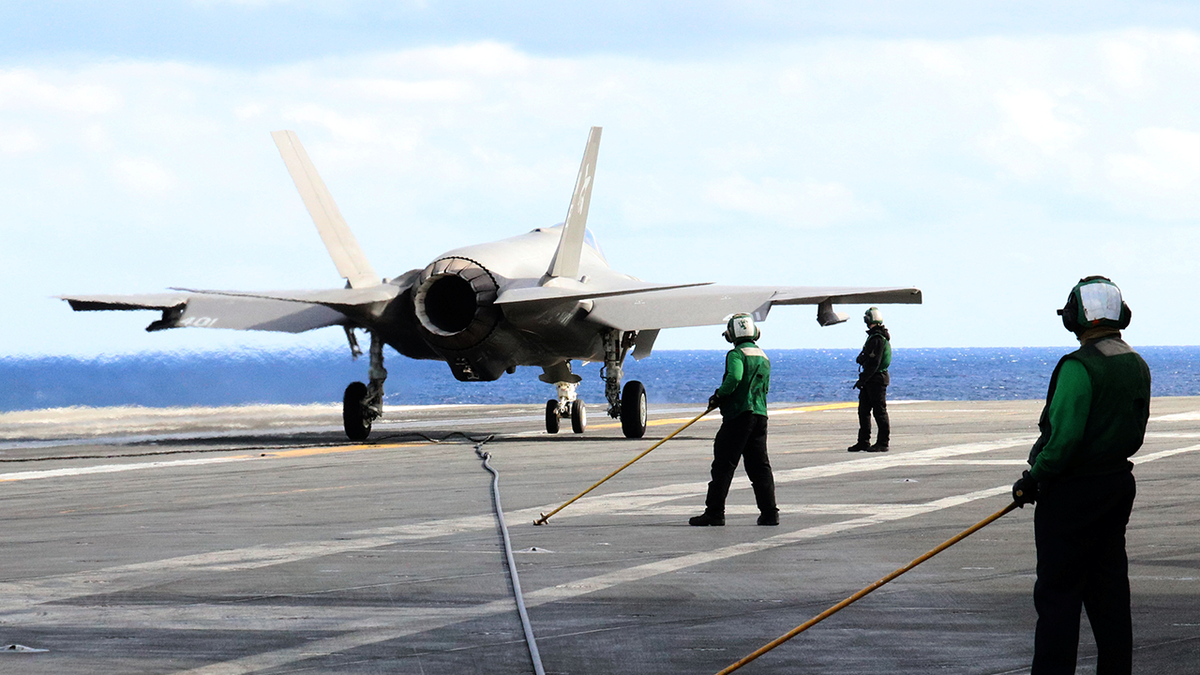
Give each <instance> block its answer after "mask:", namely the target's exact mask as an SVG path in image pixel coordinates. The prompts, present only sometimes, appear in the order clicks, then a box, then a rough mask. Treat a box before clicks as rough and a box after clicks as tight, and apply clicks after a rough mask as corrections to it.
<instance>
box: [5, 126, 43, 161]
mask: <svg viewBox="0 0 1200 675" xmlns="http://www.w3.org/2000/svg"><path fill="white" fill-rule="evenodd" d="M41 147H42V142H41V139H39V138H38V136H37V134H35V133H34V132H32V131H30V130H29V129H20V128H4V127H2V126H0V152H2V153H5V154H9V155H22V154H26V153H30V152H35V151H37V150H39V149H40V148H41Z"/></svg>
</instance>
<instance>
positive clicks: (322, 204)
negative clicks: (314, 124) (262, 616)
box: [271, 131, 382, 288]
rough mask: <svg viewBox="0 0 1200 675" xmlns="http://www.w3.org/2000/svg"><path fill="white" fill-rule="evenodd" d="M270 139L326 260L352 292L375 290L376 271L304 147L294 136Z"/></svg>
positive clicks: (282, 134)
mask: <svg viewBox="0 0 1200 675" xmlns="http://www.w3.org/2000/svg"><path fill="white" fill-rule="evenodd" d="M271 138H273V139H275V145H276V146H278V147H279V154H280V155H282V156H283V162H284V164H287V168H288V172H289V173H290V174H292V180H293V181H295V183H296V189H297V190H299V191H300V198H301V199H303V200H304V206H305V207H306V208H307V209H308V213H309V215H310V216H312V219H313V224H315V225H316V226H317V232H319V233H320V235H321V240H322V241H323V242H325V248H326V249H327V250H328V251H329V257H331V258H333V264H334V265H336V266H337V271H338V274H340V275H342V277H344V278H345V279H346V281H347V282H349V283H350V287H351V288H368V287H370V286H378V285H379V284H380V283H382V280H381V279H380V278H379V275H377V274H375V269H374V268H373V267H371V263H370V262H369V261H368V260H367V256H366V254H364V253H363V251H362V248H360V247H359V245H358V240H357V239H355V238H354V233H353V232H351V231H350V226H349V225H346V221H345V220H344V219H343V218H342V213H341V211H339V210H338V207H337V204H336V203H334V201H333V195H331V194H329V188H327V187H325V181H323V180H321V176H320V175H319V174H318V173H317V169H316V167H314V166H313V163H312V160H310V159H309V158H308V153H307V152H305V151H304V146H303V145H300V139H299V138H297V137H296V133H295V132H294V131H272V132H271Z"/></svg>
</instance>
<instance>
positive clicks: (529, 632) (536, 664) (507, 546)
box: [475, 436, 546, 675]
mask: <svg viewBox="0 0 1200 675" xmlns="http://www.w3.org/2000/svg"><path fill="white" fill-rule="evenodd" d="M490 440H492V439H491V437H490V436H489V437H488V438H486V439H484V440H483V441H481V442H479V443H478V444H477V445H476V446H475V454H476V455H478V456H479V459H482V460H483V468H485V469H487V470H488V471H489V472H491V474H492V502H493V504H494V505H495V508H496V520H498V521H499V522H500V534H501V536H502V537H503V538H504V556H505V558H506V559H507V560H508V574H509V576H510V577H511V578H512V587H513V596H514V597H515V598H516V600H517V614H519V615H520V616H521V626H522V627H523V628H524V629H525V643H526V644H528V645H529V659H530V660H531V661H533V672H535V673H537V675H546V670H545V669H544V668H543V667H542V656H541V654H539V653H538V647H537V640H536V639H534V637H533V626H531V625H530V624H529V613H528V612H527V611H525V597H524V596H523V595H521V580H520V579H519V578H518V577H517V563H516V560H514V559H513V552H512V542H511V541H510V540H509V538H508V525H506V524H505V523H504V509H503V508H502V507H501V506H500V472H499V471H496V470H495V469H493V468H492V465H491V464H489V463H488V460H489V459H491V457H492V455H491V453H488V452H484V451H483V444H484V443H487V442H488V441H490Z"/></svg>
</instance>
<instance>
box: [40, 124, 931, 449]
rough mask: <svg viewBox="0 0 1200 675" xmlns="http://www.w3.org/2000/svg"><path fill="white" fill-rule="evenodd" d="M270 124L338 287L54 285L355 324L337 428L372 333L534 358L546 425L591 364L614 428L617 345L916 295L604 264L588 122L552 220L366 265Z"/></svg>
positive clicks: (448, 358) (367, 417) (245, 326)
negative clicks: (744, 318) (734, 317)
mask: <svg viewBox="0 0 1200 675" xmlns="http://www.w3.org/2000/svg"><path fill="white" fill-rule="evenodd" d="M271 135H272V137H274V139H275V143H276V145H278V146H279V152H280V154H282V155H283V160H284V163H286V164H287V167H288V171H290V172H291V174H292V179H293V180H294V181H295V183H296V187H297V189H299V191H300V196H301V198H303V200H304V204H305V206H306V207H308V212H309V214H311V215H312V219H313V222H314V223H316V226H317V231H318V232H319V233H320V235H321V239H322V240H324V242H325V247H326V248H327V249H328V250H329V255H330V256H331V257H332V258H333V262H334V265H336V266H337V270H338V273H339V274H340V275H341V276H342V277H344V278H345V279H346V287H345V288H335V289H329V290H315V291H312V290H310V291H262V292H242V291H215V290H198V289H184V288H178V289H172V291H173V292H171V293H153V294H144V295H141V294H139V295H69V296H61V298H62V299H63V300H66V301H67V302H69V303H70V304H71V307H72V308H73V309H75V310H78V311H90V310H135V309H150V310H160V311H161V312H162V318H161V319H159V320H157V321H154V322H153V323H151V324H150V325H149V326H148V327H147V328H146V330H148V331H157V330H164V329H167V328H182V327H193V328H229V329H234V330H265V331H280V332H285V333H300V332H304V331H308V330H312V329H314V328H322V327H325V326H341V327H342V328H343V329H344V330H345V332H346V338H347V339H348V341H349V343H350V350H351V353H352V354H353V355H354V356H355V357H356V358H357V357H358V356H359V355H361V354H362V350H361V349H360V348H359V346H358V340H357V337H356V335H355V331H356V330H362V331H365V332H366V333H367V334H368V335H370V338H371V346H370V350H369V353H370V363H371V365H370V369H369V371H368V382H367V383H366V384H364V383H362V382H353V383H351V384H350V385H349V386H348V387H346V391H345V395H344V397H343V401H342V404H343V405H342V413H343V421H344V424H345V429H346V435H347V436H349V437H350V438H351V439H354V440H362V439H365V438H366V437H367V436H368V434H370V432H371V424H372V422H373V421H374V420H376V419H379V417H380V416H381V415H382V414H383V383H384V380H385V379H386V378H387V371H386V370H384V367H383V346H384V345H389V346H390V347H392V349H395V350H396V351H397V352H399V353H400V354H403V355H404V356H407V357H409V358H414V359H435V360H439V361H445V362H446V363H447V364H448V365H449V366H450V371H451V372H452V373H453V374H454V377H456V378H457V379H459V380H463V381H481V382H486V381H491V380H496V379H499V378H500V376H501V375H503V374H505V373H513V372H514V371H515V370H516V368H517V366H537V367H540V368H541V369H542V374H541V376H540V377H539V379H540V380H542V381H543V382H546V383H547V384H550V385H554V386H555V387H556V388H557V397H556V398H554V399H551V400H549V401H547V402H546V431H548V432H550V433H556V432H558V429H559V422H560V420H562V419H570V420H571V428H572V430H574V431H575V433H582V432H583V430H584V427H585V426H586V425H587V417H586V412H585V407H584V402H583V401H582V400H581V399H579V398H578V397H577V396H576V394H575V389H576V385H578V383H579V382H580V380H581V378H580V377H579V375H577V374H575V373H572V372H571V361H580V362H586V361H595V362H600V363H603V364H604V368H603V370H602V371H601V374H602V376H603V377H604V380H605V398H607V399H608V401H607V402H608V410H607V413H608V415H609V416H610V417H613V418H616V419H620V420H621V429H622V431H623V432H624V434H625V436H626V437H629V438H640V437H641V436H642V435H643V434H644V433H645V431H646V389H645V387H644V386H642V384H641V383H640V382H637V381H630V382H627V383H625V386H624V388H622V386H621V368H622V364H623V363H624V361H625V358H626V356H627V355H629V354H630V353H631V351H630V350H632V355H633V357H634V358H635V359H642V358H644V357H646V356H648V355H649V354H650V350H651V349H652V348H653V347H654V341H655V339H656V338H657V337H658V333H659V331H660V330H662V329H664V328H675V327H680V326H707V325H719V324H723V323H725V321H726V320H727V318H728V317H729V315H731V314H733V313H736V312H749V313H751V314H753V315H754V317H755V319H757V320H759V321H761V320H763V319H765V318H766V316H767V313H768V312H769V311H770V310H771V308H772V307H774V306H775V305H816V306H817V322H818V323H820V324H821V325H822V326H828V325H831V324H835V323H840V322H842V321H845V320H846V315H845V314H842V313H839V312H835V311H834V310H833V304H834V303H871V304H881V303H920V302H921V291H920V290H918V289H916V288H838V287H794V286H792V287H774V286H716V285H712V284H707V283H700V284H653V283H647V282H644V281H641V280H640V279H637V278H636V277H632V276H629V275H627V274H621V273H619V272H616V271H614V270H613V269H612V268H610V267H609V266H608V262H607V261H606V260H605V259H604V255H603V254H602V253H601V252H600V249H599V247H598V246H597V245H596V243H595V241H594V239H592V236H591V233H590V232H588V230H587V229H586V222H587V215H588V204H589V202H590V201H591V195H592V185H593V178H594V177H595V172H596V156H597V154H598V152H599V149H600V127H593V128H592V130H591V134H590V135H589V136H588V142H587V147H586V149H585V151H584V154H583V163H582V165H581V166H580V167H579V177H578V179H577V180H576V181H575V192H574V194H573V195H572V197H571V205H570V208H569V209H568V210H567V217H566V220H565V222H563V223H560V224H558V225H555V226H553V227H540V228H537V229H535V230H533V231H532V232H528V233H526V234H521V235H518V236H515V237H511V238H509V239H503V240H501V241H496V242H491V243H487V244H478V245H475V246H467V247H464V248H459V249H455V250H453V251H449V252H447V253H445V254H443V255H441V256H439V257H438V258H437V259H436V260H434V261H433V262H431V263H429V265H427V266H426V267H425V268H424V269H415V270H410V271H408V272H405V273H404V274H401V275H400V276H397V277H392V278H390V279H389V278H381V277H380V276H379V275H378V274H376V272H375V270H374V268H373V267H371V263H370V262H368V261H367V257H366V255H364V254H363V251H362V249H361V248H359V245H358V241H357V240H356V239H355V238H354V235H353V234H352V233H351V232H350V228H349V227H348V226H347V225H346V222H345V220H343V219H342V215H341V213H340V212H339V211H338V208H337V205H336V204H334V201H333V197H332V196H331V195H330V194H329V190H328V189H327V188H326V187H325V183H324V182H323V181H322V180H321V177H320V176H318V175H317V171H316V169H315V168H314V167H313V164H312V162H311V161H310V160H309V158H308V154H307V153H306V152H305V151H304V147H303V146H301V145H300V140H299V139H298V138H297V137H296V134H295V133H293V132H291V131H276V132H273V133H272V134H271Z"/></svg>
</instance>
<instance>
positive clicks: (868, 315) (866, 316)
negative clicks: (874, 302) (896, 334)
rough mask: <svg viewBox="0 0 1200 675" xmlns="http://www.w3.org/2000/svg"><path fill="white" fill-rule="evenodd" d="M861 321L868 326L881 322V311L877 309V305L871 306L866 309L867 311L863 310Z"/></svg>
mask: <svg viewBox="0 0 1200 675" xmlns="http://www.w3.org/2000/svg"><path fill="white" fill-rule="evenodd" d="M863 323H865V324H867V325H868V326H873V325H875V324H877V323H878V324H882V323H883V313H882V312H880V311H879V308H878V307H871V308H869V309H867V311H865V312H863Z"/></svg>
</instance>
